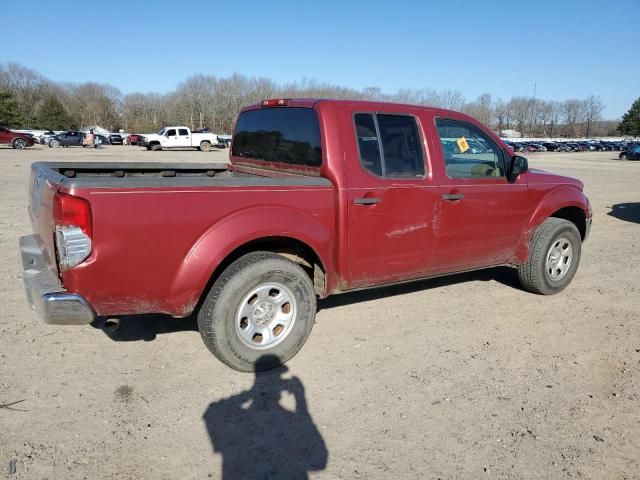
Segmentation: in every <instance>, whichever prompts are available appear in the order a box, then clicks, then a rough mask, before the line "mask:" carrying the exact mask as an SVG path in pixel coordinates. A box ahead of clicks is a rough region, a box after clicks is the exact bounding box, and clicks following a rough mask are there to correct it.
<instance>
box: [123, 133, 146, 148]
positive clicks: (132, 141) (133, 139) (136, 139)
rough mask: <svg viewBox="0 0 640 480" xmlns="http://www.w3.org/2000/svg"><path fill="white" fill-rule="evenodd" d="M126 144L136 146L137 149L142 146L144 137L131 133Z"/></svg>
mask: <svg viewBox="0 0 640 480" xmlns="http://www.w3.org/2000/svg"><path fill="white" fill-rule="evenodd" d="M127 143H128V144H129V145H138V146H139V147H143V146H144V137H143V136H142V135H139V134H137V133H132V134H131V135H129V136H128V137H127Z"/></svg>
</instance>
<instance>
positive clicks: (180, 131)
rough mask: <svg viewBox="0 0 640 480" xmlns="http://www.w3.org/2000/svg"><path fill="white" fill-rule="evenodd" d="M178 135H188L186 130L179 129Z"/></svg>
mask: <svg viewBox="0 0 640 480" xmlns="http://www.w3.org/2000/svg"><path fill="white" fill-rule="evenodd" d="M178 134H180V135H181V136H183V137H184V136H187V135H189V131H188V130H187V129H186V128H181V129H179V130H178Z"/></svg>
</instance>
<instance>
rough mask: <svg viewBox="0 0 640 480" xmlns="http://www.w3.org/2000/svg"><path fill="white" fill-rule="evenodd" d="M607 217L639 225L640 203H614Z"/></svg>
mask: <svg viewBox="0 0 640 480" xmlns="http://www.w3.org/2000/svg"><path fill="white" fill-rule="evenodd" d="M607 215H609V216H611V217H614V218H617V219H618V220H624V221H625V222H631V223H640V202H635V203H616V204H615V205H614V206H613V207H611V211H610V212H609V213H607Z"/></svg>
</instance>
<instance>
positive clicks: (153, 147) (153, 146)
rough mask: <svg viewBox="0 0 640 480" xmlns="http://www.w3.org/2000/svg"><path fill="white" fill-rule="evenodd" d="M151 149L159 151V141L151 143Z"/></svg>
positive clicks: (160, 146) (160, 148)
mask: <svg viewBox="0 0 640 480" xmlns="http://www.w3.org/2000/svg"><path fill="white" fill-rule="evenodd" d="M151 150H153V151H154V152H159V151H160V150H162V145H160V144H159V143H154V144H153V145H151Z"/></svg>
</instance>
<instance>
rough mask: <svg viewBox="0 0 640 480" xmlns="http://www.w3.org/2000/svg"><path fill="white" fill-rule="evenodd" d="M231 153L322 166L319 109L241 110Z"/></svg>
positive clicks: (297, 164)
mask: <svg viewBox="0 0 640 480" xmlns="http://www.w3.org/2000/svg"><path fill="white" fill-rule="evenodd" d="M231 155H232V156H233V157H236V158H239V159H248V160H254V161H259V162H260V161H262V162H265V163H269V164H272V163H275V164H284V165H291V166H298V167H307V168H308V167H320V165H321V164H322V144H321V139H320V125H319V123H318V116H317V114H316V111H315V110H313V109H312V108H299V107H266V108H259V109H255V110H247V111H244V112H242V113H241V114H240V116H239V117H238V121H237V124H236V129H235V134H234V136H233V143H232V148H231ZM234 163H236V162H234Z"/></svg>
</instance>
